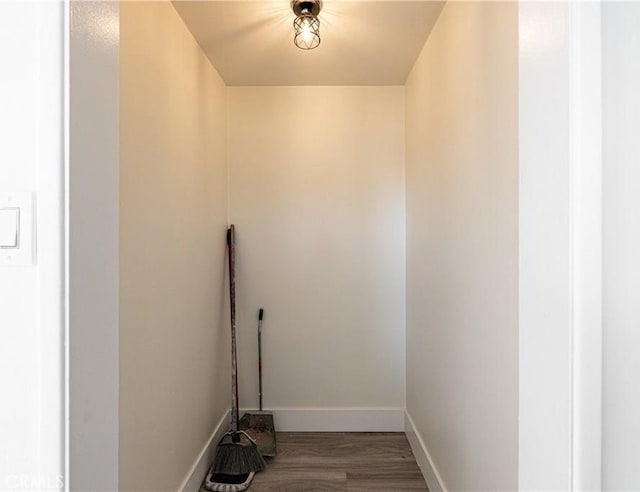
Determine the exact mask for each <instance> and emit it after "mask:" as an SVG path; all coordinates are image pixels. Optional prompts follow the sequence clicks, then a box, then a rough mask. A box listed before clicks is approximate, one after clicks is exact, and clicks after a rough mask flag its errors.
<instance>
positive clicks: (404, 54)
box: [173, 0, 443, 86]
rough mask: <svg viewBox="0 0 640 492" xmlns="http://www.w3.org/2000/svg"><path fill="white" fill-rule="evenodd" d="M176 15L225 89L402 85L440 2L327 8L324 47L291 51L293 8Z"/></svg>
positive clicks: (196, 9)
mask: <svg viewBox="0 0 640 492" xmlns="http://www.w3.org/2000/svg"><path fill="white" fill-rule="evenodd" d="M173 4H174V5H175V8H176V10H177V11H178V13H179V14H180V15H181V16H182V19H183V20H184V22H185V24H186V25H187V27H188V28H189V29H190V30H191V32H192V33H193V35H194V37H195V38H196V40H197V41H198V43H199V44H200V46H201V47H202V49H203V50H204V51H205V53H206V54H207V56H208V57H209V59H210V60H211V62H212V63H213V65H214V66H215V67H216V69H217V70H218V72H219V73H220V75H221V76H222V78H223V79H224V80H225V82H226V83H227V85H230V86H245V85H257V86H262V85H267V86H268V85H402V84H404V83H405V81H406V79H407V76H408V74H409V72H410V71H411V68H412V67H413V64H414V62H415V60H416V58H417V56H418V55H419V54H420V51H421V50H422V47H423V46H424V43H425V41H426V39H427V37H428V35H429V33H430V32H431V29H432V28H433V25H434V24H435V22H436V20H437V18H438V15H439V14H440V10H441V9H442V5H443V2H440V1H424V0H423V1H408V2H407V1H363V0H359V1H344V0H325V1H324V7H323V9H322V12H321V13H320V15H319V19H320V22H321V27H320V35H321V39H322V42H321V44H320V46H319V47H318V48H316V49H315V50H311V51H303V50H300V49H298V48H296V47H295V46H294V45H293V19H294V16H293V13H292V11H291V8H290V6H289V0H264V1H260V2H256V1H244V0H234V1H219V0H213V1H211V0H210V1H202V0H199V1H184V0H174V1H173Z"/></svg>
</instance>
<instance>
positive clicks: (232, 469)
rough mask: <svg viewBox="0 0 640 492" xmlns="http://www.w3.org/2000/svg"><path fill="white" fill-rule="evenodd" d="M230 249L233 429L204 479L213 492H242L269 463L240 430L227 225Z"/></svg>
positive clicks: (232, 267)
mask: <svg viewBox="0 0 640 492" xmlns="http://www.w3.org/2000/svg"><path fill="white" fill-rule="evenodd" d="M227 247H228V250H229V294H230V297H231V386H232V391H231V430H230V431H229V432H227V433H226V434H225V435H224V436H223V437H222V439H221V440H220V442H219V443H218V447H217V448H216V456H215V458H214V460H213V465H212V466H211V469H210V470H209V473H208V474H207V477H206V479H205V487H206V488H207V489H208V490H211V491H213V492H241V491H243V490H246V489H247V488H248V487H249V484H250V483H251V480H253V476H254V474H255V473H256V472H259V471H262V470H264V468H265V467H266V463H265V461H264V459H263V458H262V455H260V452H259V451H258V448H257V446H256V443H255V441H254V440H253V439H252V438H251V437H250V436H249V435H248V434H247V433H246V432H244V431H241V430H240V426H239V422H240V415H239V413H240V412H239V408H240V406H239V403H238V370H237V366H238V361H237V353H236V278H235V277H236V269H235V260H236V258H235V227H234V226H233V224H232V225H231V227H230V228H229V229H227Z"/></svg>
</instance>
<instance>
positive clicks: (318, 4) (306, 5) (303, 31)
mask: <svg viewBox="0 0 640 492" xmlns="http://www.w3.org/2000/svg"><path fill="white" fill-rule="evenodd" d="M291 8H292V9H293V13H294V14H296V19H295V20H294V21H293V29H294V36H293V43H294V44H295V45H296V46H297V47H298V48H300V49H301V50H312V49H314V48H317V47H318V45H320V20H319V19H318V14H319V13H320V10H321V9H322V0H291Z"/></svg>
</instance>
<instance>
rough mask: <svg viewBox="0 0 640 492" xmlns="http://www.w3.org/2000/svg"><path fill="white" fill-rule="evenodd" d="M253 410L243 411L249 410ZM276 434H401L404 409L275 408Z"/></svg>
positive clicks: (273, 411) (272, 410)
mask: <svg viewBox="0 0 640 492" xmlns="http://www.w3.org/2000/svg"><path fill="white" fill-rule="evenodd" d="M251 410H253V409H244V410H243V413H244V412H245V411H251ZM267 411H270V412H272V413H273V420H274V423H275V427H276V430H277V431H278V432H404V409H403V408H394V407H364V408H275V409H267Z"/></svg>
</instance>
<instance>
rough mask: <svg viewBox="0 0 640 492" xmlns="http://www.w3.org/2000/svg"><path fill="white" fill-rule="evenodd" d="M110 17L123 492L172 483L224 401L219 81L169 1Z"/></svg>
mask: <svg viewBox="0 0 640 492" xmlns="http://www.w3.org/2000/svg"><path fill="white" fill-rule="evenodd" d="M120 20H121V25H120V28H121V32H120V36H121V38H120V41H121V45H120V69H121V99H120V103H121V109H120V143H121V148H120V286H121V288H120V490H125V491H126V490H154V491H158V490H177V489H178V488H179V486H180V484H181V482H182V480H183V479H184V478H185V475H186V473H187V472H188V470H189V469H190V467H191V466H192V465H193V463H194V462H195V460H196V458H197V457H198V454H199V453H200V451H201V450H202V448H203V446H204V445H205V443H206V441H207V439H208V438H209V436H210V435H211V432H212V430H213V429H214V427H215V425H216V424H217V422H218V421H219V419H220V418H221V417H222V416H223V415H224V412H225V411H226V409H227V408H228V406H229V396H230V389H229V382H228V372H229V370H228V367H229V360H228V356H227V355H226V354H227V353H228V329H229V328H228V315H227V310H226V309H225V308H224V306H225V287H224V286H225V244H226V243H225V230H226V222H227V170H226V168H227V164H226V155H227V152H226V93H225V92H226V88H225V85H224V83H223V81H222V80H221V78H220V77H219V76H218V74H217V73H216V71H215V70H214V69H213V68H212V67H211V65H210V63H209V61H208V60H207V59H206V58H205V56H204V55H203V54H202V52H201V51H200V48H199V47H198V45H197V44H196V42H195V41H194V39H193V38H192V36H191V34H190V33H189V31H188V30H187V29H186V27H185V26H184V24H183V23H182V20H181V19H180V17H179V16H178V15H177V13H176V12H175V10H174V7H173V6H172V5H171V4H170V3H168V2H166V3H165V2H124V3H123V4H122V6H121V11H120Z"/></svg>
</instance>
